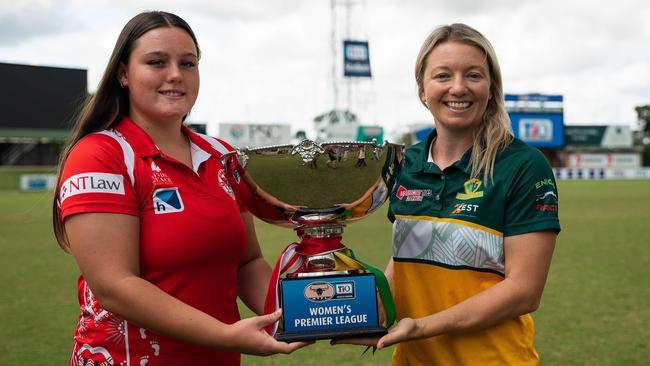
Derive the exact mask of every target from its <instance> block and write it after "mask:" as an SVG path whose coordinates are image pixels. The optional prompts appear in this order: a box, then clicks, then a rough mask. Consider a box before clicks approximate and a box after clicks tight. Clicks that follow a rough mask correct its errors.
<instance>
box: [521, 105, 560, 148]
mask: <svg viewBox="0 0 650 366" xmlns="http://www.w3.org/2000/svg"><path fill="white" fill-rule="evenodd" d="M563 119H564V118H563V116H562V114H557V113H510V121H511V123H512V131H513V132H514V134H515V136H516V137H518V138H519V139H521V140H522V141H524V142H526V143H527V144H529V145H531V146H535V147H549V148H562V147H563V146H564V121H563Z"/></svg>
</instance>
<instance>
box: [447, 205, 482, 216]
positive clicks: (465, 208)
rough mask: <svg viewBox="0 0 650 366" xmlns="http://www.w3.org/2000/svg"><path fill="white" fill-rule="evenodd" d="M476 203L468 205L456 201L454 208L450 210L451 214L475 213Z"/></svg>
mask: <svg viewBox="0 0 650 366" xmlns="http://www.w3.org/2000/svg"><path fill="white" fill-rule="evenodd" d="M478 207H479V206H478V205H470V204H467V203H457V204H455V205H454V210H453V211H451V213H452V214H461V213H464V212H471V213H476V212H477V210H478Z"/></svg>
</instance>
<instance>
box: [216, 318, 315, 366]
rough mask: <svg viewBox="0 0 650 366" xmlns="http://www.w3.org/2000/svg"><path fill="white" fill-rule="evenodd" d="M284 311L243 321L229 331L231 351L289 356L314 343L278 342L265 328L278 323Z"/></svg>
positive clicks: (258, 354) (235, 324)
mask: <svg viewBox="0 0 650 366" xmlns="http://www.w3.org/2000/svg"><path fill="white" fill-rule="evenodd" d="M281 316H282V310H281V309H278V310H277V311H276V312H274V313H272V314H266V315H261V316H255V317H251V318H246V319H242V320H240V321H238V322H236V323H234V324H232V325H231V326H230V327H229V329H228V331H227V332H228V339H229V343H230V347H228V348H230V349H232V350H233V351H236V352H240V353H246V354H250V355H257V356H269V355H273V354H276V353H285V354H289V353H291V352H293V351H295V350H297V349H300V348H302V347H304V346H307V345H309V344H312V343H314V342H293V343H286V342H278V341H277V340H276V339H275V338H273V337H272V336H270V335H269V334H268V333H266V331H265V330H264V328H265V327H266V326H268V325H271V324H273V323H275V322H276V321H278V320H279V319H280V317H281Z"/></svg>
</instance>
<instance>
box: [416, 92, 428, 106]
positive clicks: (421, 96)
mask: <svg viewBox="0 0 650 366" xmlns="http://www.w3.org/2000/svg"><path fill="white" fill-rule="evenodd" d="M418 96H419V97H420V102H422V104H424V105H425V106H427V95H426V94H424V90H422V89H420V90H419V91H418ZM427 107H428V106H427Z"/></svg>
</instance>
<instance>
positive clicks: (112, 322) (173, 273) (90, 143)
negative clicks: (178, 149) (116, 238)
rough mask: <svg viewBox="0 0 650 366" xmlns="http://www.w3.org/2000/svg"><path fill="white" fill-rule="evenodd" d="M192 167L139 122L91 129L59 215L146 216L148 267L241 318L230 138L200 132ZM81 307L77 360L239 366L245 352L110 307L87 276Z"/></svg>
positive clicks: (211, 307) (216, 313)
mask: <svg viewBox="0 0 650 366" xmlns="http://www.w3.org/2000/svg"><path fill="white" fill-rule="evenodd" d="M183 132H184V133H185V134H186V135H187V136H189V138H190V140H191V152H192V165H193V169H191V168H189V167H187V166H186V165H184V164H181V163H180V162H178V161H176V160H175V159H173V158H171V157H168V156H166V155H165V154H164V153H163V152H161V151H160V150H159V149H158V148H157V147H156V145H155V144H154V142H153V141H152V140H151V138H150V137H149V136H148V135H147V134H146V133H145V132H144V131H143V130H142V129H141V128H140V127H138V126H137V125H136V124H135V123H133V122H132V121H131V120H129V119H128V118H124V119H123V120H122V121H121V122H120V123H119V124H118V125H117V126H116V128H114V129H111V130H106V131H102V132H99V133H94V134H91V135H88V136H86V137H84V138H83V139H82V140H80V141H79V142H78V143H77V145H76V146H75V147H74V149H73V150H72V152H71V153H70V156H69V157H68V159H67V161H66V163H65V166H64V169H63V174H62V176H61V187H60V190H59V192H58V194H59V196H58V200H59V204H60V208H61V217H62V219H65V218H66V217H68V216H71V215H74V214H79V213H87V212H111V213H119V214H125V215H133V216H137V217H138V218H139V219H140V274H141V277H142V278H144V279H145V280H147V281H150V282H151V283H153V284H154V285H156V286H158V287H159V288H160V289H162V290H163V291H165V292H167V293H169V294H170V295H172V296H174V297H176V298H178V299H179V300H181V301H183V302H185V303H187V304H189V305H191V306H193V307H195V308H197V309H200V310H202V311H204V312H206V313H207V314H210V315H212V316H213V317H215V318H217V319H219V320H220V321H222V322H225V323H229V324H230V323H234V322H236V321H237V320H239V319H240V318H239V312H238V310H237V303H236V298H237V266H238V263H239V261H240V258H241V256H242V255H243V252H244V250H245V247H246V239H245V231H244V224H243V222H242V220H241V216H240V209H239V207H238V205H237V203H236V201H235V198H234V194H233V192H232V189H231V188H230V186H229V185H228V183H227V180H226V175H225V173H224V170H223V166H222V164H221V159H220V157H221V155H222V154H223V153H225V152H227V151H230V150H232V147H231V146H230V145H228V144H226V143H225V142H223V141H220V140H218V139H214V138H210V137H207V136H205V135H199V134H196V133H194V132H192V131H190V130H189V129H187V128H186V127H184V126H183ZM78 297H79V304H80V307H81V315H80V318H79V324H78V326H77V329H76V331H75V334H74V339H75V345H74V349H73V354H72V359H71V365H75V366H76V365H80V366H81V365H84V366H85V365H86V364H87V362H88V360H92V361H96V362H97V363H96V364H100V365H102V364H104V363H107V364H111V365H121V364H124V365H129V364H130V365H144V364H146V365H147V366H153V365H215V364H219V365H238V364H239V354H237V353H231V352H224V351H222V350H219V349H212V348H206V347H202V346H198V345H194V344H189V343H186V342H182V341H178V340H175V339H170V338H167V337H164V336H160V335H157V334H155V333H153V332H150V331H148V330H146V329H144V328H141V327H140V326H138V325H136V324H133V323H131V322H128V321H125V320H123V319H120V318H118V317H117V316H115V315H114V314H111V313H109V312H107V311H105V310H104V309H103V308H102V306H101V304H99V302H98V301H97V300H96V299H95V297H94V296H93V293H92V290H91V289H90V288H89V286H88V284H87V283H86V281H85V280H84V278H83V276H80V277H79V282H78ZM143 362H145V363H144V364H143Z"/></svg>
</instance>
